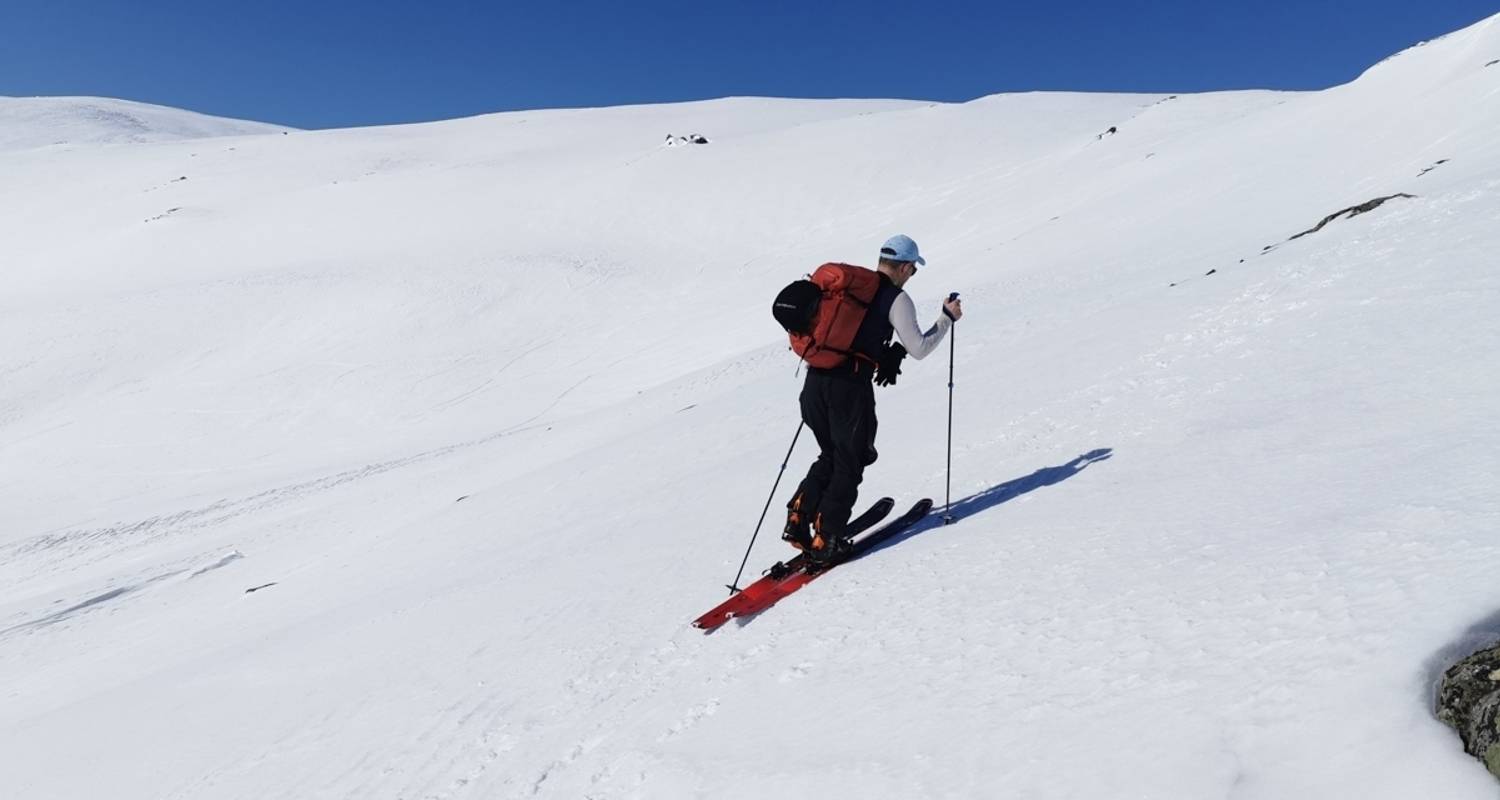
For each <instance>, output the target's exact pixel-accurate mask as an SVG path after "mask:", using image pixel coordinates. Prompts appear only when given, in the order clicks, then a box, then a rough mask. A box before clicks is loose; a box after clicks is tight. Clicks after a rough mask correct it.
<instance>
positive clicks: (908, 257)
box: [880, 233, 927, 266]
mask: <svg viewBox="0 0 1500 800" xmlns="http://www.w3.org/2000/svg"><path fill="white" fill-rule="evenodd" d="M880 257H881V258H888V259H890V260H892V261H915V262H917V263H918V264H921V265H922V266H926V265H927V259H925V258H923V257H922V254H921V253H919V252H917V243H916V242H914V241H912V240H911V237H910V236H905V235H903V234H899V233H898V234H896V235H895V236H892V237H891V238H889V239H886V240H885V244H883V245H881V246H880Z"/></svg>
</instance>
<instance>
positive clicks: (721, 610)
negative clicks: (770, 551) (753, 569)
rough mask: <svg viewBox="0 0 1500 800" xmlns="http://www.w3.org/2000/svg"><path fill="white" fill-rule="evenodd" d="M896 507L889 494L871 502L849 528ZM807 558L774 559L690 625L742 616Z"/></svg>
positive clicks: (706, 624) (857, 527)
mask: <svg viewBox="0 0 1500 800" xmlns="http://www.w3.org/2000/svg"><path fill="white" fill-rule="evenodd" d="M895 507H896V501H895V500H894V499H892V498H889V497H882V498H880V499H879V500H876V501H875V504H874V505H872V506H870V507H869V508H867V509H865V512H864V513H863V514H860V515H859V516H858V517H855V518H854V519H852V520H850V521H849V530H851V531H856V532H860V531H865V530H868V529H869V528H870V526H872V525H874V524H875V523H877V522H879V521H881V520H883V519H885V517H886V515H887V514H889V513H891V509H892V508H895ZM806 561H807V559H805V558H804V557H803V556H802V554H801V553H798V554H797V555H796V557H794V558H793V559H792V560H791V561H789V562H787V563H782V562H780V561H778V562H776V564H775V565H774V566H772V567H771V568H770V569H768V570H766V571H765V575H764V577H762V578H761V579H760V580H758V581H756V582H755V583H752V584H750V585H749V586H746V587H745V588H744V589H741V590H740V591H738V592H735V593H734V594H732V595H730V596H729V599H728V600H725V601H724V602H722V603H720V604H718V605H716V606H714V607H713V608H712V609H709V611H708V613H706V614H704V615H703V616H701V617H699V618H697V619H695V620H693V626H694V627H697V628H703V629H704V630H713V629H714V628H717V627H719V626H720V625H723V624H724V623H725V622H728V621H729V618H730V617H741V616H744V611H743V609H744V608H745V607H747V606H755V605H758V604H759V603H760V602H761V601H762V600H763V599H764V598H765V597H766V593H767V592H768V591H770V589H771V587H772V586H773V585H774V584H775V583H776V582H777V581H779V580H781V579H782V578H785V577H786V576H787V575H788V574H790V572H791V571H792V570H798V569H801V568H802V565H803V564H804V563H805V562H806Z"/></svg>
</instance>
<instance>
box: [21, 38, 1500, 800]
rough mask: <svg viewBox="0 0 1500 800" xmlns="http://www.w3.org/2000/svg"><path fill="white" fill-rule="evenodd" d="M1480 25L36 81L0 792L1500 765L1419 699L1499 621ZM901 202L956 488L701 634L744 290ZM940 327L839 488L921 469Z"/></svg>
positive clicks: (1435, 770)
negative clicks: (1300, 41) (674, 72)
mask: <svg viewBox="0 0 1500 800" xmlns="http://www.w3.org/2000/svg"><path fill="white" fill-rule="evenodd" d="M1497 58H1500V18H1495V19H1490V20H1487V21H1485V22H1481V23H1479V24H1477V25H1475V26H1473V27H1471V28H1468V29H1466V30H1463V31H1459V32H1456V33H1454V34H1452V35H1450V36H1447V37H1444V38H1443V39H1440V40H1437V41H1434V42H1430V43H1427V44H1426V45H1424V46H1422V47H1418V48H1413V49H1411V50H1408V51H1406V52H1403V53H1400V54H1398V55H1397V56H1395V57H1392V58H1390V59H1388V60H1386V61H1384V62H1382V63H1381V64H1379V65H1377V66H1375V67H1373V68H1371V69H1370V70H1369V71H1368V72H1366V73H1365V74H1364V75H1363V76H1362V77H1361V78H1359V79H1358V80H1357V81H1355V82H1353V83H1351V84H1348V85H1344V86H1339V87H1335V88H1332V89H1329V90H1326V91H1321V92H1311V93H1287V92H1270V91H1246V92H1231V93H1216V94H1203V95H1190V94H1183V95H1177V96H1175V97H1174V96H1167V95H1085V94H1059V93H1036V94H1021V95H997V96H993V97H987V98H983V99H980V100H976V101H973V102H969V103H963V104H934V103H913V102H905V101H890V102H885V101H790V100H770V99H755V98H734V99H725V100H719V101H712V102H701V103H686V104H678V105H662V106H640V107H623V108H604V109H585V110H560V111H538V112H524V113H506V114H496V115H490V116H484V117H477V118H472V119H463V120H454V121H449V122H441V123H433V124H423V125H407V126H397V127H386V128H369V129H357V130H343V131H319V132H291V133H290V134H289V135H280V134H275V135H241V134H252V133H255V132H256V131H255V130H252V129H250V128H245V127H243V126H242V125H241V124H240V123H219V122H214V123H213V124H209V123H208V122H204V121H203V118H200V117H192V118H191V119H193V120H195V121H194V122H192V123H191V124H188V123H186V122H184V120H187V119H189V117H188V116H185V115H181V114H179V112H171V114H170V115H168V116H169V118H170V119H171V120H172V122H171V123H170V124H166V123H160V124H159V121H158V122H153V121H151V120H149V119H147V116H148V115H145V114H144V112H140V113H137V112H139V107H138V106H136V105H134V104H116V102H115V101H90V102H89V104H88V105H83V106H81V105H77V104H70V103H62V104H60V105H58V106H57V108H60V109H62V111H60V112H59V113H60V115H61V121H55V120H56V119H57V117H53V116H51V115H50V112H47V113H41V112H36V111H31V110H25V109H24V107H22V108H23V110H22V111H21V112H20V113H17V111H16V110H15V109H16V108H17V106H16V105H15V103H16V102H17V101H14V100H5V101H4V102H3V103H0V109H3V111H0V115H3V116H0V143H3V144H0V151H3V152H0V241H3V242H4V246H3V259H0V268H3V270H4V274H3V281H0V284H3V286H4V289H3V291H0V453H3V458H0V497H3V502H0V687H3V688H0V753H3V754H4V756H3V759H4V760H3V764H0V783H3V785H4V791H3V794H4V795H5V796H7V797H16V798H27V800H63V799H65V798H66V799H72V798H84V797H104V796H108V797H111V798H119V799H120V800H134V799H135V798H141V799H143V800H144V799H145V798H153V799H180V800H186V799H187V798H193V800H202V799H203V798H215V799H219V798H222V799H224V800H229V799H231V798H233V799H240V798H244V799H245V800H252V799H253V800H271V799H272V798H314V797H316V798H360V799H361V800H367V799H369V798H392V799H394V798H408V799H410V798H476V799H477V798H486V799H488V798H527V797H558V798H582V797H589V798H631V797H640V798H678V797H712V798H757V799H759V798H766V797H778V798H796V797H823V798H845V797H847V798H913V797H943V798H956V797H1025V798H1123V797H1132V798H1136V797H1138V798H1182V799H1183V800H1202V799H1203V798H1234V799H1235V800H1273V799H1274V800H1283V799H1284V798H1312V797H1351V798H1352V797H1358V798H1363V799H1364V800H1384V799H1386V798H1391V799H1395V798H1401V799H1402V800H1406V799H1409V798H1414V797H1441V798H1445V799H1446V800H1462V799H1463V798H1492V797H1494V796H1495V785H1494V782H1493V779H1492V778H1491V777H1490V776H1489V775H1488V774H1486V772H1485V771H1484V769H1483V767H1482V765H1480V764H1479V763H1478V762H1477V761H1475V760H1473V759H1472V758H1470V757H1469V756H1466V755H1465V754H1464V753H1463V752H1462V750H1461V748H1460V745H1459V742H1458V739H1457V737H1456V736H1454V735H1453V733H1452V732H1451V731H1449V730H1447V729H1446V728H1444V727H1443V726H1442V725H1441V724H1440V723H1439V722H1438V721H1437V720H1436V719H1435V718H1434V716H1433V712H1432V700H1433V687H1434V681H1435V679H1436V677H1437V676H1438V675H1439V674H1440V672H1441V670H1442V669H1443V668H1444V667H1445V666H1447V664H1448V663H1450V661H1451V660H1452V659H1454V658H1456V657H1458V656H1460V655H1463V654H1464V652H1463V651H1464V648H1466V647H1468V646H1471V645H1475V644H1476V643H1478V642H1482V641H1484V640H1489V639H1492V638H1493V637H1494V636H1495V634H1496V632H1497V629H1500V624H1497V622H1496V621H1495V620H1496V618H1497V609H1500V584H1497V583H1496V582H1495V581H1494V579H1493V578H1494V565H1495V564H1496V563H1497V562H1500V539H1497V537H1496V534H1497V532H1500V480H1497V473H1500V428H1497V426H1496V425H1495V409H1496V400H1495V398H1496V396H1497V393H1500V373H1497V365H1500V352H1497V349H1500V348H1497V345H1500V322H1497V318H1500V315H1497V314H1496V313H1495V309H1496V308H1497V300H1500V273H1497V271H1496V270H1495V268H1494V267H1495V264H1496V257H1495V254H1496V252H1497V248H1500V227H1497V225H1496V220H1500V137H1497V136H1496V135H1495V132H1496V131H1497V130H1500V70H1496V69H1486V68H1485V65H1486V63H1487V62H1491V61H1494V60H1496V59H1497ZM22 102H28V103H30V102H34V101H22ZM35 102H42V101H35ZM124 105H129V106H130V107H131V108H133V109H136V111H132V112H130V113H129V114H127V116H129V117H130V118H132V119H137V120H141V121H142V122H141V124H142V125H143V126H144V128H145V131H144V132H140V131H139V130H138V129H137V127H136V125H135V124H134V123H131V122H128V121H121V120H120V119H118V118H116V117H114V116H112V111H111V110H112V109H113V110H118V109H119V108H120V107H123V106H124ZM37 107H38V108H41V107H42V106H37ZM87 108H101V109H104V110H105V112H106V113H102V114H94V113H93V112H89V111H86V110H85V109H87ZM200 123H201V124H200ZM1111 127H1114V128H1116V131H1117V132H1116V133H1115V134H1114V135H1110V136H1105V137H1102V138H1101V137H1100V136H1099V132H1100V131H1103V130H1106V129H1108V128H1111ZM270 130H280V129H270ZM668 131H701V132H702V133H703V135H704V136H706V137H708V138H710V139H712V141H713V145H712V146H710V147H674V148H665V147H662V135H663V133H664V132H668ZM137 132H139V138H140V139H143V140H145V141H144V142H136V143H130V142H132V141H133V140H134V139H135V137H136V135H137ZM205 135H213V136H217V137H222V136H225V135H232V136H231V138H197V137H201V136H205ZM185 136H186V137H189V138H182V137H185ZM57 141H66V142H70V143H71V144H69V145H68V146H66V147H54V146H50V145H52V144H53V143H54V142H57ZM1438 165H1440V166H1438ZM1429 167H1434V168H1433V169H1431V170H1430V171H1428V172H1426V173H1425V174H1423V170H1424V169H1426V168H1429ZM1419 176H1420V178H1419ZM1401 193H1406V194H1409V195H1412V197H1410V198H1400V199H1397V200H1392V201H1390V202H1387V203H1385V204H1383V205H1381V206H1379V207H1378V208H1373V209H1372V210H1370V211H1368V212H1366V213H1360V214H1358V215H1355V216H1349V215H1345V216H1340V217H1338V218H1336V219H1333V220H1331V221H1329V222H1327V224H1326V225H1325V226H1324V227H1322V229H1320V230H1318V231H1317V232H1316V233H1310V234H1308V235H1306V236H1303V237H1301V238H1299V239H1296V240H1294V241H1288V239H1289V237H1291V236H1292V235H1294V234H1296V233H1297V232H1299V231H1304V230H1307V229H1308V228H1309V227H1311V226H1313V225H1316V224H1317V223H1318V221H1319V220H1322V219H1324V218H1326V217H1329V216H1330V215H1333V214H1336V212H1338V211H1339V210H1340V209H1350V208H1353V207H1355V206H1358V205H1361V204H1365V203H1367V202H1368V201H1370V200H1372V199H1373V198H1382V197H1390V196H1392V195H1397V194H1401ZM897 232H901V233H906V234H909V235H911V236H912V237H914V238H915V239H916V240H917V241H918V242H920V243H921V245H922V251H923V253H924V254H925V255H926V256H927V257H928V260H929V264H928V266H926V267H924V268H923V269H922V270H921V273H920V274H919V275H918V276H917V277H915V278H914V279H913V280H912V282H911V284H909V286H908V289H909V290H910V291H911V293H912V294H913V295H914V297H915V299H916V301H917V306H918V308H919V310H920V312H921V314H922V316H923V317H924V321H925V319H926V318H929V317H931V316H935V315H936V314H937V313H938V308H939V302H940V300H941V299H942V298H943V297H944V296H946V294H947V293H948V292H950V291H960V292H962V293H963V297H964V300H965V304H966V305H965V310H966V312H967V313H966V316H965V318H964V319H963V320H962V321H961V322H960V323H959V324H958V325H957V327H956V331H955V335H956V341H955V357H956V364H955V375H956V386H955V389H954V392H953V397H954V412H953V413H954V430H955V441H954V446H953V490H954V499H955V501H956V502H955V506H956V507H955V509H954V511H955V514H956V516H958V517H959V519H958V522H957V524H955V525H951V526H946V527H944V526H937V525H932V524H923V525H919V526H918V527H917V528H916V529H914V530H913V531H912V532H911V533H909V534H908V535H906V536H903V537H901V538H900V539H899V540H898V541H895V542H893V543H891V544H890V545H889V546H886V547H883V548H881V549H880V550H878V551H876V552H874V553H872V554H871V555H869V556H868V557H866V558H864V559H861V560H860V561H858V562H855V563H851V564H848V565H846V566H844V567H841V568H840V569H839V570H838V571H836V572H835V573H833V574H831V575H829V576H828V577H827V578H825V579H822V580H819V581H817V582H816V583H814V584H812V585H810V586H808V587H807V588H806V589H805V590H803V591H801V592H799V593H798V594H796V595H794V596H792V597H790V598H788V599H787V600H785V601H783V602H782V603H781V604H780V605H778V606H777V607H776V608H775V609H773V610H772V611H770V612H768V613H765V614H762V615H760V616H758V617H755V618H751V619H749V620H745V621H741V622H738V623H732V624H730V625H728V626H726V627H725V628H724V629H721V630H720V631H718V632H716V633H714V634H712V635H704V634H702V633H701V632H699V631H696V630H694V629H692V628H691V627H689V625H688V623H689V621H690V620H691V619H693V618H694V617H695V616H697V615H698V614H699V613H701V612H702V611H704V610H706V609H708V608H709V607H711V606H712V605H714V604H715V603H717V602H718V601H719V600H720V599H722V597H723V589H722V588H721V586H722V584H724V583H725V582H727V581H728V580H729V579H730V578H731V577H732V576H733V573H734V570H735V567H736V566H737V565H738V563H739V559H740V557H741V555H742V554H743V552H744V547H745V544H746V540H747V538H748V536H749V534H750V532H751V529H752V527H753V525H754V522H755V518H756V516H757V514H759V512H760V509H761V505H762V504H763V502H764V500H765V493H766V492H767V491H768V490H769V488H770V484H771V482H772V480H773V479H774V477H775V472H776V468H777V467H778V465H779V464H780V460H781V457H782V455H783V453H784V452H785V450H786V448H787V446H788V444H789V442H790V440H791V438H792V433H793V431H794V429H795V426H796V408H797V406H796V395H797V391H798V388H799V383H800V380H799V379H800V376H799V374H798V371H797V365H796V362H795V359H794V357H792V356H791V355H790V354H789V353H788V352H787V350H786V346H785V341H784V337H781V336H779V335H778V334H779V331H778V329H777V328H776V326H775V325H774V323H773V322H772V320H771V319H770V316H769V313H768V310H769V304H770V299H771V298H772V297H773V296H774V295H775V293H776V291H777V290H779V289H780V288H781V286H782V285H784V284H785V283H786V282H788V281H790V280H793V279H795V278H796V277H798V276H799V275H801V274H802V273H805V272H808V271H810V270H811V269H812V268H814V267H815V266H816V265H817V264H819V263H821V262H823V261H829V260H844V261H851V262H855V263H870V262H871V261H872V260H873V257H874V256H875V249H876V248H877V247H878V246H879V243H880V242H881V241H883V240H884V239H885V237H887V236H889V235H891V234H893V233H897ZM1272 245H1275V247H1274V249H1270V250H1266V249H1265V248H1268V247H1271V246H1272ZM1210 273H1211V274H1210ZM945 355H946V354H945ZM946 361H947V359H946V358H938V357H936V356H935V357H934V358H930V359H927V360H925V361H922V362H920V363H917V362H908V363H907V365H906V368H905V369H904V371H903V375H902V378H901V382H900V384H898V385H897V386H895V387H891V388H889V389H883V390H881V391H879V393H878V402H879V404H880V417H881V426H880V440H879V447H880V452H881V458H880V460H879V461H878V462H877V463H876V464H875V465H873V466H872V467H871V469H870V470H869V472H868V473H867V475H866V480H865V483H864V486H863V487H862V490H863V493H864V496H865V497H866V498H874V497H879V496H881V495H884V494H889V495H892V496H894V497H896V498H898V500H899V501H901V503H902V504H905V503H907V502H910V501H911V500H914V499H916V498H917V497H918V496H922V495H927V496H933V497H936V498H938V499H939V501H940V502H941V499H942V495H943V488H944V477H945V472H944V466H945V452H944V436H945V423H946V414H947V402H948V397H949V394H948V388H947V386H946V383H947V381H946V376H945V374H944V371H945V369H946V366H947V364H946V363H944V362H946ZM811 458H812V451H811V448H810V445H809V444H808V443H806V442H804V443H802V444H801V445H799V448H798V450H797V451H796V453H795V454H794V456H793V466H792V467H791V468H790V470H789V473H791V472H796V471H800V470H801V469H803V468H804V467H805V466H806V464H807V463H808V462H809V461H810V460H811ZM789 491H790V482H789V481H784V482H783V484H782V491H781V492H780V495H779V497H778V504H779V503H780V502H784V501H785V499H786V495H787V494H788V492H789ZM460 501H461V502H460ZM774 512H775V507H774V506H773V514H774ZM775 528H776V522H775V521H774V519H773V520H772V521H770V522H769V523H768V525H767V529H766V530H763V531H762V532H761V536H760V540H759V543H758V544H757V545H756V548H755V551H754V553H753V554H752V557H751V559H752V560H751V563H752V566H756V567H764V566H767V565H769V564H770V563H771V562H773V561H775V560H776V559H779V558H784V557H786V556H787V555H789V551H788V550H786V548H785V547H784V545H782V544H781V543H780V542H779V541H778V540H777V537H776V535H775V530H774V529H775Z"/></svg>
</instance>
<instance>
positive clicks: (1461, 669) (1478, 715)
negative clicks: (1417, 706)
mask: <svg viewBox="0 0 1500 800" xmlns="http://www.w3.org/2000/svg"><path fill="white" fill-rule="evenodd" d="M1437 717H1438V719H1440V720H1442V721H1443V722H1444V723H1446V724H1447V725H1448V726H1449V727H1451V728H1453V729H1454V730H1456V731H1458V737H1459V738H1460V739H1461V740H1463V743H1464V752H1466V753H1468V754H1469V755H1472V756H1475V757H1476V758H1478V759H1480V760H1481V761H1483V762H1484V765H1485V767H1487V768H1488V769H1489V771H1490V773H1491V774H1493V775H1495V776H1496V777H1500V645H1495V646H1492V647H1489V648H1487V649H1484V650H1480V651H1479V652H1477V653H1475V654H1473V655H1471V656H1469V657H1468V658H1465V659H1464V660H1462V661H1460V662H1458V663H1457V664H1454V665H1453V666H1452V667H1449V668H1448V671H1447V672H1445V673H1443V680H1442V683H1441V684H1440V685H1439V687H1438V697H1437Z"/></svg>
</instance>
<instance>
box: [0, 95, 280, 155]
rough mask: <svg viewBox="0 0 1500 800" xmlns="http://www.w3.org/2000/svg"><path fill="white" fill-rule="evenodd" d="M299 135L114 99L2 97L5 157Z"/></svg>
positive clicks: (0, 142)
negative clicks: (40, 150) (50, 149)
mask: <svg viewBox="0 0 1500 800" xmlns="http://www.w3.org/2000/svg"><path fill="white" fill-rule="evenodd" d="M291 130H295V129H294V128H288V127H286V126H284V125H267V124H265V123H263V122H248V121H245V120H238V119H226V118H224V117H212V116H209V115H207V114H198V113H194V112H192V111H183V110H182V109H178V108H168V107H167V106H158V105H152V104H150V103H135V102H131V101H129V100H114V99H111V98H108V97H0V153H5V152H8V151H12V150H29V149H32V148H37V147H46V146H48V145H96V144H137V143H142V142H168V141H177V140H181V139H204V138H209V137H217V136H245V135H250V134H257V133H262V134H264V133H281V132H283V131H291Z"/></svg>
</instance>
